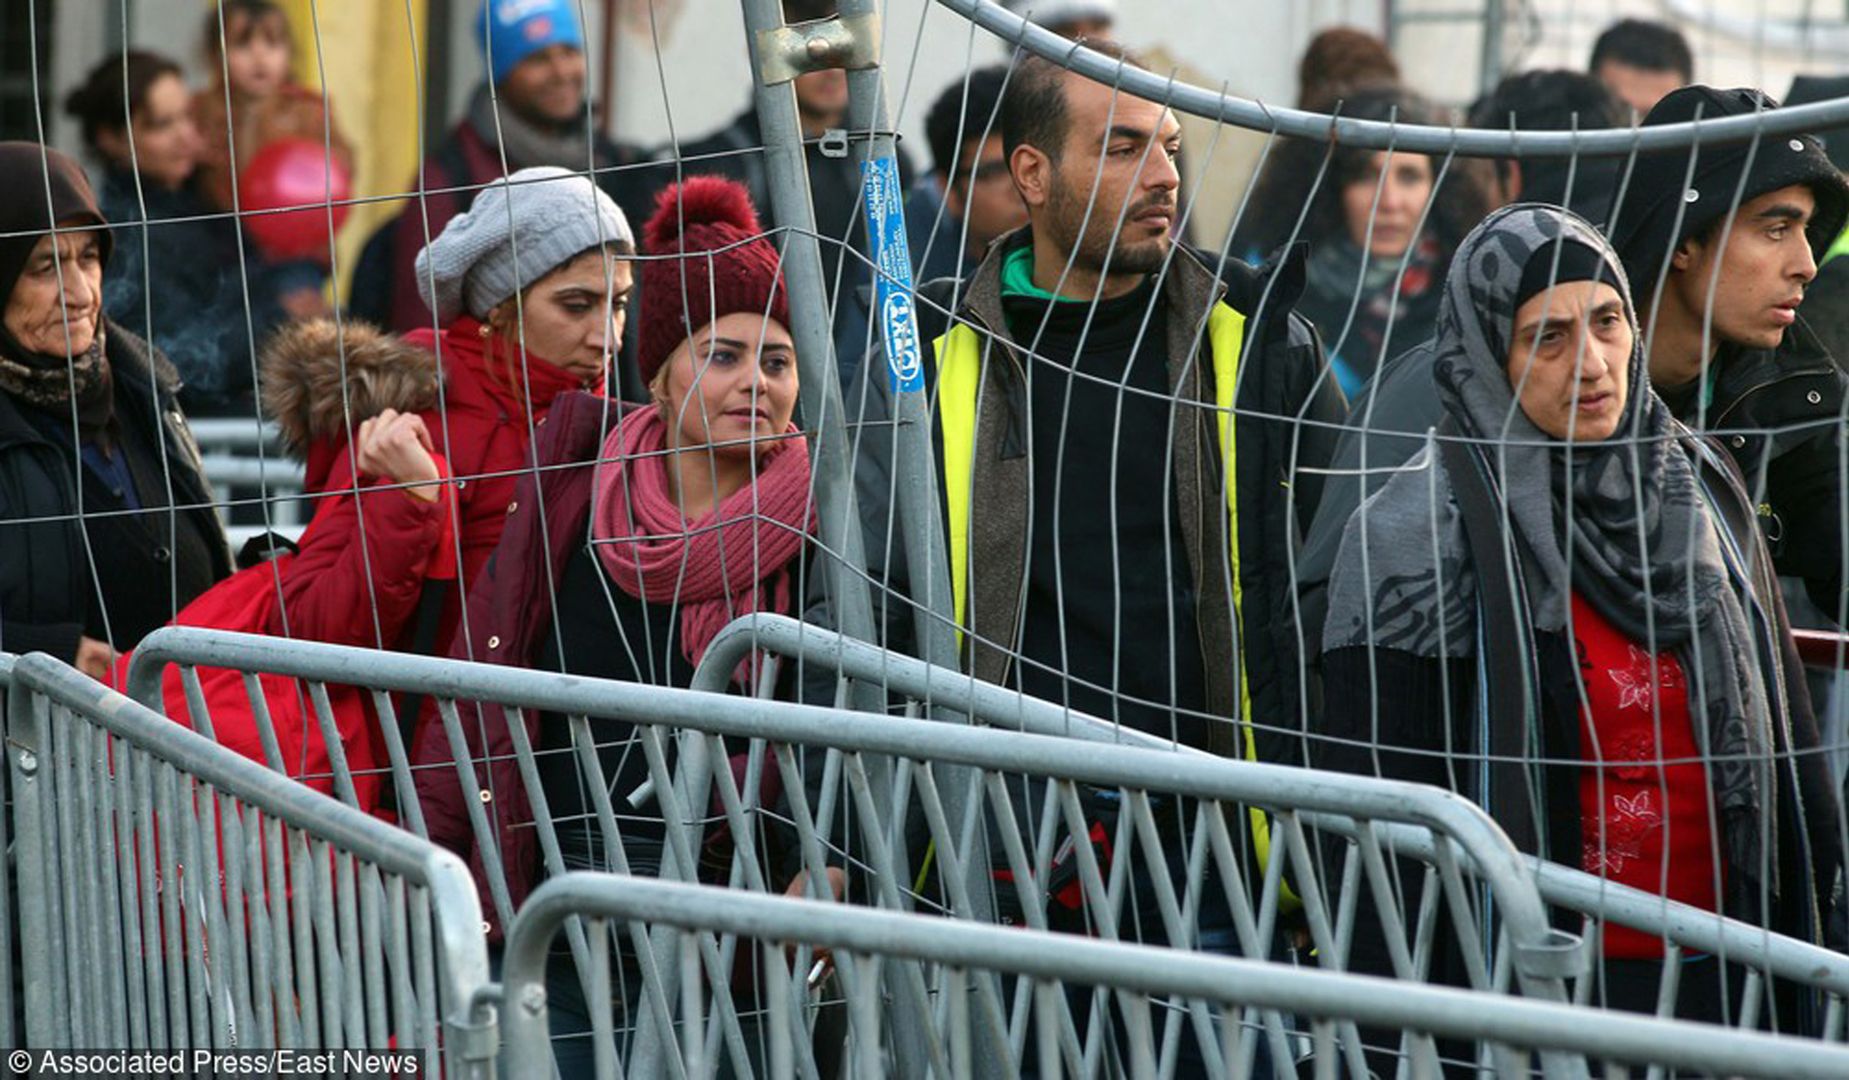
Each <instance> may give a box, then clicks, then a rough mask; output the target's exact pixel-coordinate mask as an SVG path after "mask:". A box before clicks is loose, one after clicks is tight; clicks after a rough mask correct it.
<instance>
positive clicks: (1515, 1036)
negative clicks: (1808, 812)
mask: <svg viewBox="0 0 1849 1080" xmlns="http://www.w3.org/2000/svg"><path fill="white" fill-rule="evenodd" d="M572 915H577V916H596V917H601V918H610V919H617V920H639V921H643V922H647V923H651V924H666V925H669V926H674V927H678V928H680V929H682V930H687V931H695V930H714V931H719V932H723V933H727V934H733V935H738V936H740V937H744V938H751V939H754V940H757V941H760V942H763V943H765V945H766V947H765V949H764V955H765V959H766V962H767V964H770V965H772V966H773V971H774V972H781V973H782V974H784V975H785V976H786V979H785V980H777V979H775V978H773V979H772V980H771V982H772V984H773V985H776V984H778V983H779V982H780V981H784V982H791V983H794V976H792V975H791V973H790V972H789V969H788V968H786V967H784V966H783V965H782V949H781V948H780V947H776V946H781V945H782V944H785V943H795V942H802V943H806V944H812V945H818V946H824V947H827V948H830V949H832V950H835V952H836V953H837V955H840V954H852V955H859V956H865V957H873V956H890V957H902V958H907V959H911V960H915V961H919V962H924V963H929V964H932V965H935V966H937V967H938V968H940V969H943V970H947V971H952V972H957V973H959V974H960V973H962V972H970V971H990V972H1006V973H1008V974H1011V975H1017V976H1022V977H1025V978H1027V979H1032V980H1038V981H1040V982H1041V983H1042V985H1045V984H1047V983H1051V984H1054V985H1058V984H1061V983H1064V984H1074V983H1083V984H1090V985H1106V986H1111V987H1114V988H1120V989H1122V990H1127V991H1134V992H1136V993H1138V994H1143V995H1150V996H1153V997H1163V996H1167V995H1179V996H1182V997H1187V998H1193V999H1198V1000H1206V1001H1214V1002H1218V1003H1225V1004H1228V1005H1242V1006H1255V1007H1259V1008H1264V1009H1270V1010H1275V1011H1279V1012H1288V1013H1291V1014H1294V1015H1298V1016H1303V1017H1310V1018H1314V1019H1315V1020H1316V1021H1322V1022H1325V1023H1326V1022H1327V1021H1329V1020H1332V1019H1338V1018H1340V1019H1346V1020H1349V1021H1352V1022H1356V1023H1364V1024H1369V1025H1375V1026H1382V1027H1397V1028H1403V1029H1410V1030H1418V1031H1424V1032H1429V1033H1431V1034H1435V1035H1442V1036H1448V1037H1453V1038H1460V1039H1473V1040H1489V1041H1493V1042H1497V1043H1502V1044H1506V1045H1511V1046H1515V1047H1520V1048H1524V1049H1544V1050H1554V1051H1565V1052H1567V1053H1568V1054H1571V1055H1573V1056H1574V1058H1575V1060H1574V1061H1573V1065H1574V1071H1576V1072H1579V1073H1582V1074H1583V1073H1585V1072H1586V1071H1587V1068H1586V1066H1587V1062H1586V1059H1588V1058H1589V1059H1591V1060H1593V1061H1601V1062H1627V1063H1633V1064H1641V1065H1650V1066H1668V1067H1672V1068H1680V1069H1688V1070H1691V1071H1694V1072H1697V1073H1702V1074H1713V1073H1722V1074H1729V1075H1740V1076H1768V1077H1772V1076H1776V1077H1793V1078H1795V1077H1837V1076H1841V1075H1843V1070H1845V1069H1849V1049H1845V1048H1843V1047H1838V1046H1829V1045H1825V1044H1821V1043H1806V1042H1799V1041H1794V1040H1790V1039H1780V1038H1776V1037H1773V1036H1769V1035H1762V1034H1757V1033H1740V1032H1732V1031H1727V1030H1725V1029H1721V1028H1715V1027H1711V1026H1707V1025H1699V1024H1691V1023H1680V1022H1671V1021H1665V1020H1660V1019H1655V1018H1646V1017H1637V1016H1628V1015H1624V1014H1620V1013H1612V1012H1589V1011H1587V1010H1583V1009H1574V1008H1570V1007H1565V1006H1561V1005H1555V1004H1548V1003H1544V1002H1533V1001H1521V1000H1516V999H1512V998H1507V997H1497V996H1492V995H1481V994H1471V993H1467V992H1463V991H1459V990H1454V989H1447V988H1440V987H1428V986H1407V985H1405V984H1403V983H1399V982H1396V981H1389V980H1383V979H1374V978H1370V977H1367V976H1360V975H1343V974H1337V973H1331V972H1321V971H1309V970H1300V969H1293V968H1287V967H1280V966H1278V965H1271V964H1262V963H1259V962H1256V961H1251V960H1240V959H1232V958H1225V957H1209V956H1199V955H1191V954H1186V953H1180V952H1176V951H1173V950H1161V949H1156V948H1152V947H1148V946H1135V945H1127V944H1122V943H1116V942H1107V941H1096V940H1089V939H1073V938H1070V937H1059V938H1053V937H1051V936H1049V935H1046V934H1042V933H1039V932H1036V931H1032V930H1017V929H1003V928H999V927H990V926H981V925H975V924H970V923H960V922H953V921H947V920H943V919H930V918H925V917H921V916H917V915H907V914H903V913H897V912H888V911H877V910H869V909H866V908H859V907H853V906H847V905H831V904H821V903H817V902H814V901H804V900H794V899H785V898H779V897H768V896H754V895H748V894H740V893H737V892H734V891H730V890H720V889H714V888H708V887H702V886H693V885H684V884H677V883H670V882H658V881H648V880H642V879H634V878H620V877H616V876H613V875H599V874H572V875H568V876H566V877H563V878H559V879H556V880H553V881H550V882H547V883H546V884H545V885H543V886H541V888H540V889H539V890H538V891H537V892H536V893H535V894H534V895H533V897H532V898H531V900H530V902H529V903H528V905H527V906H526V908H524V909H523V910H522V912H521V915H520V918H519V919H518V920H517V921H516V923H515V925H514V929H513V933H512V934H511V935H510V937H509V940H508V948H507V952H506V958H505V966H504V968H503V977H504V980H505V982H504V989H505V993H506V995H507V998H508V1000H509V1001H511V1002H518V1003H519V1004H518V1005H516V1006H513V1007H510V1008H509V1009H508V1011H507V1013H506V1015H505V1021H504V1023H505V1027H504V1032H505V1036H506V1042H507V1045H508V1047H509V1048H510V1050H511V1051H512V1054H511V1056H512V1057H513V1058H515V1059H517V1060H521V1061H523V1062H526V1063H527V1064H528V1066H529V1067H530V1068H531V1069H532V1070H533V1071H531V1072H529V1073H528V1074H527V1075H535V1076H538V1075H544V1063H545V1062H546V1061H547V1054H548V1051H549V1047H548V1044H547V1041H546V1027H545V1020H546V995H545V993H544V986H543V981H542V979H543V973H544V967H545V957H546V950H547V944H548V942H549V941H550V940H551V939H552V937H553V936H554V935H555V934H556V932H557V930H558V928H559V926H560V925H561V924H562V923H563V921H564V920H565V919H566V918H567V917H569V916H572ZM798 970H799V971H800V969H798ZM952 982H953V985H954V988H953V989H952V990H950V991H948V992H949V993H951V994H952V995H953V996H959V997H960V993H959V989H960V985H961V980H960V978H957V979H954V980H952ZM1050 996H1051V995H1047V994H1043V997H1050ZM1228 1011H1229V1012H1230V1010H1228ZM959 1015H960V1014H959ZM867 1019H869V1020H870V1019H871V1018H870V1017H869V1018H867ZM790 1026H791V1025H787V1024H778V1023H774V1022H773V1023H772V1024H771V1027H770V1031H771V1038H772V1040H773V1045H772V1050H771V1053H772V1057H773V1060H779V1061H783V1062H787V1061H788V1060H789V1056H788V1055H789V1052H790V1048H789V1040H790V1035H791V1032H790V1030H789V1028H790ZM1318 1026H1319V1027H1321V1026H1322V1025H1321V1024H1319V1025H1318ZM1325 1030H1326V1029H1325ZM863 1034H864V1033H863ZM951 1034H952V1037H953V1038H957V1039H960V1040H962V1049H963V1050H964V1054H963V1055H959V1057H958V1061H959V1063H960V1064H962V1065H963V1069H962V1070H959V1071H957V1072H953V1073H952V1074H951V1075H966V1074H967V1071H968V1061H969V1058H968V1056H967V1055H968V1053H969V1050H970V1046H969V1042H968V1027H967V1024H966V1023H962V1024H955V1025H953V1026H952V1028H951ZM870 1041H871V1040H870ZM1226 1041H1227V1042H1228V1043H1229V1044H1230V1042H1231V1041H1232V1039H1231V1037H1230V1036H1227V1037H1226ZM1325 1045H1326V1043H1325ZM858 1049H860V1051H861V1053H860V1056H859V1058H858V1059H857V1063H858V1064H860V1065H861V1066H862V1070H861V1071H856V1072H855V1073H854V1075H856V1076H863V1077H871V1076H881V1075H884V1068H883V1065H882V1062H881V1061H880V1059H879V1058H878V1056H877V1054H875V1053H869V1052H867V1049H866V1046H865V1044H864V1043H863V1044H862V1045H861V1046H860V1047H859V1048H858ZM1139 1049H1140V1050H1141V1051H1142V1058H1141V1061H1140V1063H1141V1064H1143V1065H1145V1067H1146V1066H1147V1064H1148V1062H1149V1060H1150V1058H1151V1057H1152V1056H1153V1054H1152V1053H1151V1048H1150V1047H1149V1045H1148V1043H1147V1041H1146V1040H1145V1041H1143V1042H1142V1043H1141V1045H1140V1046H1139ZM1043 1060H1045V1061H1047V1062H1049V1063H1052V1062H1053V1061H1054V1059H1053V1058H1052V1056H1051V1055H1050V1054H1049V1055H1046V1056H1045V1057H1043ZM1519 1060H1520V1061H1521V1062H1522V1064H1521V1065H1519V1066H1517V1068H1516V1069H1515V1070H1514V1072H1513V1073H1502V1075H1527V1068H1526V1058H1525V1057H1523V1058H1520V1059H1519ZM1333 1065H1334V1063H1333V1062H1329V1061H1327V1060H1321V1059H1319V1061H1318V1067H1319V1068H1318V1075H1332V1074H1333V1072H1334V1069H1333ZM1280 1071H1281V1073H1282V1074H1283V1075H1292V1076H1294V1075H1296V1071H1295V1068H1294V1066H1292V1067H1289V1068H1288V1071H1285V1066H1283V1064H1282V1063H1280ZM1056 1074H1057V1073H1056V1072H1055V1075H1056ZM779 1075H781V1074H779Z"/></svg>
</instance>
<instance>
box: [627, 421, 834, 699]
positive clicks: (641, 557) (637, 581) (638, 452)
mask: <svg viewBox="0 0 1849 1080" xmlns="http://www.w3.org/2000/svg"><path fill="white" fill-rule="evenodd" d="M790 433H791V434H792V436H793V437H791V438H787V439H780V440H778V441H777V442H776V444H774V445H773V447H772V448H771V449H770V450H768V451H767V452H766V453H765V454H764V455H763V457H761V458H760V459H759V460H758V473H757V481H756V482H755V483H752V484H747V485H746V486H745V487H743V488H740V489H739V490H738V491H736V492H733V493H732V495H731V496H730V497H728V498H727V499H726V500H725V501H724V502H722V503H720V504H719V507H718V509H717V510H715V511H713V512H711V513H708V514H706V515H704V516H703V517H700V518H697V519H688V518H686V517H685V516H684V515H682V513H681V509H680V505H679V504H678V503H676V502H675V501H674V495H673V493H672V491H671V489H670V488H669V486H668V464H669V460H670V459H669V455H667V454H666V453H663V451H664V450H665V448H666V446H667V425H666V423H665V422H664V421H663V420H662V417H661V411H660V410H659V409H654V408H644V409H637V410H635V411H634V412H630V413H628V414H627V415H625V416H624V417H623V418H622V420H621V421H620V422H619V423H618V424H617V427H616V430H615V431H612V432H611V433H610V437H609V438H608V439H606V440H605V441H604V445H603V453H602V455H601V456H600V457H599V459H598V465H597V479H596V485H595V486H596V493H597V499H598V503H597V509H596V514H595V517H594V518H593V520H592V523H591V537H592V539H593V540H594V541H596V544H595V548H596V551H597V557H598V558H599V559H600V560H602V562H603V567H604V570H605V571H607V572H608V573H609V575H610V578H611V580H612V581H614V582H616V585H617V587H618V588H620V589H622V590H623V591H624V592H626V593H628V594H629V595H630V596H633V597H636V598H637V599H639V600H644V601H647V602H649V603H653V604H678V605H679V606H680V612H681V627H680V631H681V633H680V637H681V653H682V655H684V656H686V657H687V659H688V661H689V662H691V663H692V664H694V665H695V666H698V665H699V663H700V660H701V658H702V657H704V656H705V655H706V649H707V646H709V645H711V644H712V641H713V637H714V636H715V635H716V634H718V633H719V631H720V630H721V629H722V628H724V626H725V625H726V623H728V622H730V621H731V620H733V619H735V618H737V617H738V616H740V615H747V614H750V613H752V612H758V611H770V612H776V613H778V614H788V613H789V609H790V564H791V563H792V562H793V561H794V560H795V559H796V557H797V555H798V554H799V553H801V551H802V547H803V542H804V540H805V539H806V538H807V536H808V534H810V533H811V532H813V531H814V530H815V511H814V507H813V505H812V503H811V500H810V497H809V444H808V443H807V442H806V441H804V439H803V438H802V437H801V435H799V434H797V428H796V427H795V426H794V425H792V426H791V427H790ZM751 668H752V664H751V661H750V660H747V661H746V662H745V663H742V664H740V665H739V670H738V672H737V673H735V675H734V678H735V679H737V680H738V681H739V682H741V683H744V684H746V685H747V686H748V685H749V679H750V675H751Z"/></svg>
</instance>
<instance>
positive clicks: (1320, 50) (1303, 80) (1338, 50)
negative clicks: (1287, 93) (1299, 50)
mask: <svg viewBox="0 0 1849 1080" xmlns="http://www.w3.org/2000/svg"><path fill="white" fill-rule="evenodd" d="M1399 81H1400V64H1399V61H1398V60H1395V59H1394V58H1393V50H1391V49H1389V48H1387V43H1386V42H1384V41H1382V40H1380V39H1379V38H1377V37H1375V36H1374V35H1373V34H1370V33H1368V32H1367V31H1366V30H1358V29H1356V28H1355V27H1352V26H1332V27H1330V28H1329V29H1327V30H1324V31H1323V32H1322V33H1320V34H1317V35H1316V36H1315V37H1313V38H1311V39H1310V44H1309V46H1308V47H1307V48H1305V49H1304V50H1303V59H1301V60H1299V61H1298V62H1297V107H1298V108H1300V109H1317V108H1321V107H1322V106H1323V105H1324V104H1327V103H1328V102H1329V101H1330V100H1332V99H1333V98H1337V97H1340V96H1342V95H1343V94H1344V93H1346V92H1348V91H1349V90H1351V89H1353V88H1354V87H1357V86H1374V85H1386V84H1392V83H1397V82H1399Z"/></svg>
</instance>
